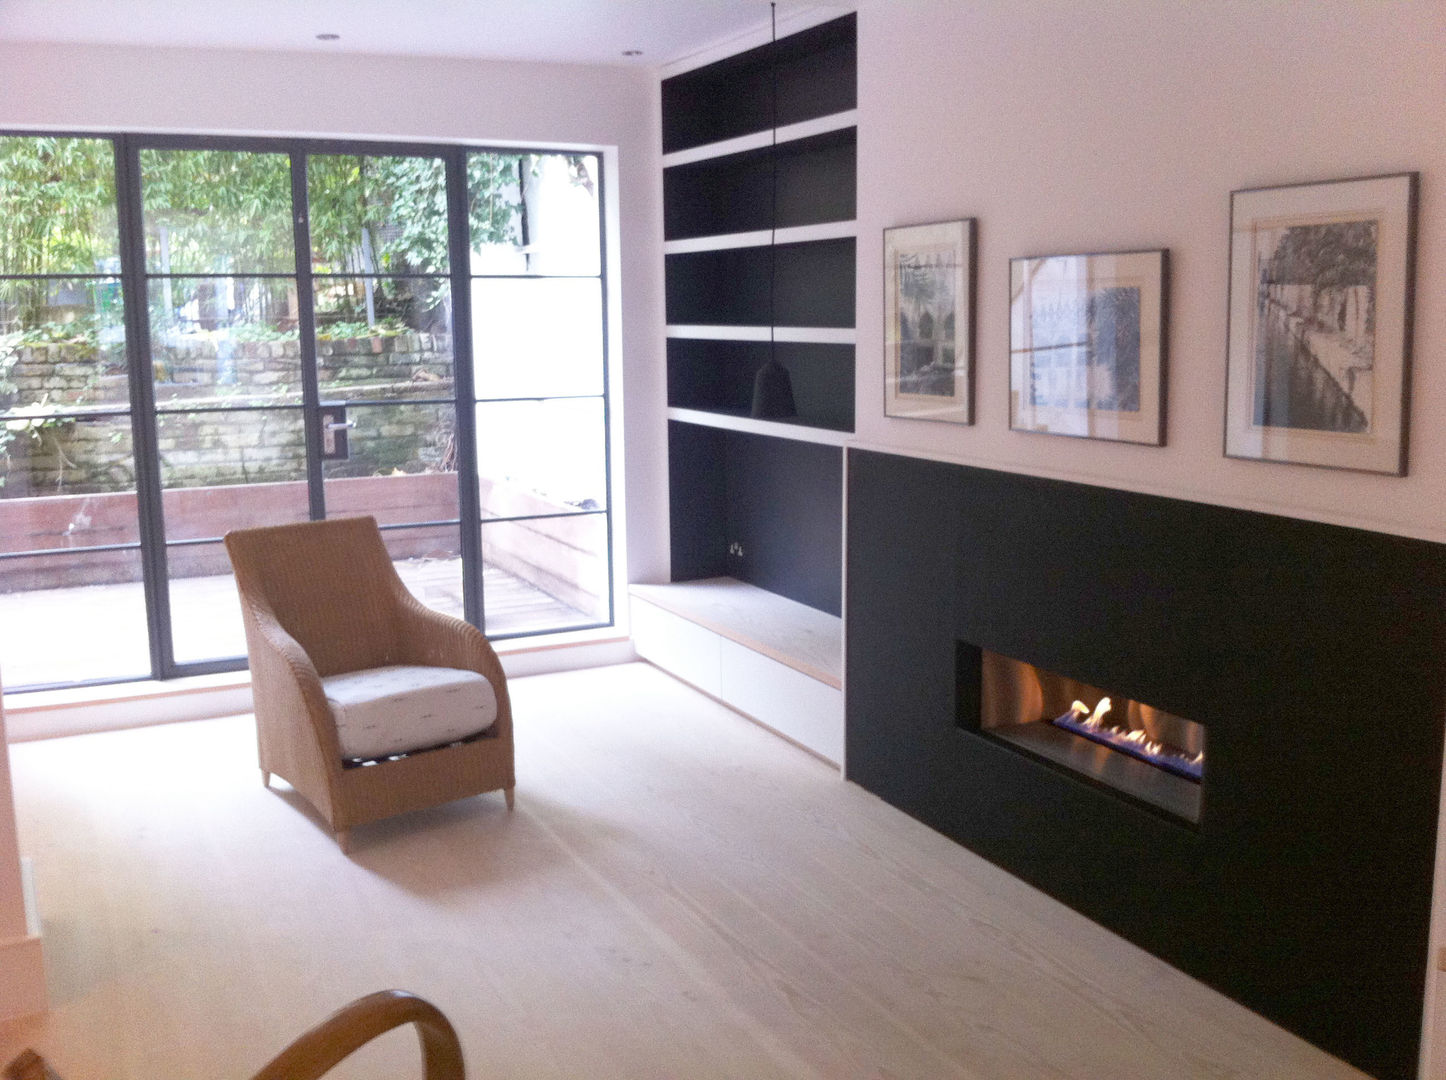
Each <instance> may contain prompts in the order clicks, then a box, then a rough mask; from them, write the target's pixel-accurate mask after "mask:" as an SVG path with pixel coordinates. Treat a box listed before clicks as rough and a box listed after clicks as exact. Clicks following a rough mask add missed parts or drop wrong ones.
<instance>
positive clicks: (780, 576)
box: [668, 420, 843, 615]
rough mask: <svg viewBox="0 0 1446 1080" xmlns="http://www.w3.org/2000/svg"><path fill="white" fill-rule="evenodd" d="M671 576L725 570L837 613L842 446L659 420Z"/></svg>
mask: <svg viewBox="0 0 1446 1080" xmlns="http://www.w3.org/2000/svg"><path fill="white" fill-rule="evenodd" d="M668 484H669V495H670V499H669V517H670V524H671V536H672V560H673V580H674V581H694V580H697V579H698V578H707V577H719V576H724V575H726V576H730V577H735V578H737V579H738V580H740V581H746V582H748V583H749V584H751V585H756V586H758V587H759V588H761V589H767V590H768V591H769V592H773V593H777V594H779V595H780V596H786V597H788V598H789V599H790V600H796V601H798V602H799V603H801V604H807V605H808V606H809V607H811V608H816V609H818V610H819V611H824V612H827V613H828V614H830V615H840V614H841V613H842V580H843V525H842V519H843V452H842V450H840V449H839V448H838V447H836V446H823V445H819V444H817V443H809V442H799V441H797V440H794V439H782V438H773V437H771V436H768V435H752V434H745V433H743V432H738V431H726V430H722V429H719V428H712V427H705V426H702V425H699V424H689V423H684V422H682V421H676V420H674V421H669V423H668Z"/></svg>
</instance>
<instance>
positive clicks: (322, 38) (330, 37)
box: [316, 34, 341, 41]
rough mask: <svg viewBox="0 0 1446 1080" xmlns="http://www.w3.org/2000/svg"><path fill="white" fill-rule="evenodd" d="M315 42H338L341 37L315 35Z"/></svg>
mask: <svg viewBox="0 0 1446 1080" xmlns="http://www.w3.org/2000/svg"><path fill="white" fill-rule="evenodd" d="M316 40H317V41H340V40H341V35H340V34H317V35H316Z"/></svg>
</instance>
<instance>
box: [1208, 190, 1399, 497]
mask: <svg viewBox="0 0 1446 1080" xmlns="http://www.w3.org/2000/svg"><path fill="white" fill-rule="evenodd" d="M1419 184H1420V180H1419V174H1418V173H1414V172H1406V173H1394V174H1390V175H1385V176H1369V177H1361V178H1357V179H1351V180H1331V181H1325V182H1323V183H1309V184H1289V185H1283V186H1279V187H1265V188H1247V189H1243V190H1240V191H1234V192H1231V194H1230V291H1229V305H1228V322H1227V324H1226V325H1227V334H1226V337H1227V355H1226V381H1225V388H1226V389H1225V456H1226V457H1231V458H1248V459H1253V460H1257V461H1280V462H1290V463H1292V464H1297V465H1317V466H1323V467H1326V468H1335V469H1351V470H1357V471H1362V472H1375V473H1386V474H1389V475H1394V476H1404V475H1405V474H1406V443H1407V429H1408V426H1409V419H1410V390H1411V323H1412V305H1413V293H1414V284H1415V282H1414V278H1415V247H1416V205H1417V200H1418V189H1419Z"/></svg>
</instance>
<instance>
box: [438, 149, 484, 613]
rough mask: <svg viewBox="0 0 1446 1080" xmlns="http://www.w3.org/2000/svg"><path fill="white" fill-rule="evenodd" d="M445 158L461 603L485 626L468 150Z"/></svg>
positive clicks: (458, 150) (466, 611)
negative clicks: (450, 280)
mask: <svg viewBox="0 0 1446 1080" xmlns="http://www.w3.org/2000/svg"><path fill="white" fill-rule="evenodd" d="M446 161H447V247H448V256H449V258H448V262H449V263H450V265H451V270H452V372H453V381H452V387H453V393H455V394H456V396H457V427H456V433H457V434H456V438H457V484H458V487H459V490H458V492H457V498H458V504H459V507H460V515H461V518H462V536H461V547H462V603H463V609H464V611H465V613H466V616H467V621H468V622H470V623H472V624H473V625H474V626H477V627H479V628H481V629H482V630H483V631H484V632H485V631H486V629H487V612H486V603H485V597H484V596H483V594H482V522H481V514H482V511H481V507H480V505H479V498H478V492H477V390H476V386H477V382H476V379H475V378H474V377H473V368H472V364H473V356H472V254H471V252H472V236H471V215H470V214H469V213H468V190H467V151H466V150H464V149H456V150H452V151H449V152H448V154H447V155H446Z"/></svg>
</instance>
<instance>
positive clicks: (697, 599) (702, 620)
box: [632, 578, 844, 765]
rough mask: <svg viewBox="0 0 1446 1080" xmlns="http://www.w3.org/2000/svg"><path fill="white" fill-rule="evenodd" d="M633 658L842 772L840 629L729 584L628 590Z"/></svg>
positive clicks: (828, 619) (788, 603)
mask: <svg viewBox="0 0 1446 1080" xmlns="http://www.w3.org/2000/svg"><path fill="white" fill-rule="evenodd" d="M632 594H633V595H632V619H633V644H634V646H635V647H636V648H637V650H638V654H639V655H640V656H642V657H643V658H644V659H646V660H650V661H651V662H653V663H654V664H656V665H657V666H658V667H660V668H662V669H663V670H664V671H666V672H668V673H669V674H671V675H675V676H677V677H678V678H680V679H682V680H683V681H684V682H686V683H690V684H691V685H693V686H696V687H697V688H698V689H699V690H702V691H703V692H704V693H706V694H709V695H710V696H712V697H715V698H717V699H718V700H719V701H721V702H723V703H724V704H726V705H729V706H731V707H733V708H735V709H737V710H738V711H739V712H741V713H743V714H744V715H745V716H748V717H751V718H752V719H754V720H756V721H758V722H759V723H760V724H762V725H763V726H765V727H767V728H770V729H771V730H773V731H775V732H777V733H778V734H780V735H782V736H784V737H785V738H787V739H789V740H790V741H792V742H795V743H797V744H798V745H799V746H802V747H804V748H805V749H807V750H810V751H812V752H813V753H814V754H817V755H818V756H819V757H821V758H824V759H826V760H827V761H829V762H831V763H833V764H835V765H841V764H842V763H843V752H844V708H843V689H842V677H841V676H842V664H843V643H842V632H843V630H842V622H841V620H839V619H838V618H836V617H835V616H832V615H827V614H824V613H823V612H820V611H816V610H814V609H813V608H809V607H805V606H804V605H803V604H798V603H795V602H794V601H792V600H787V599H785V598H783V597H780V596H777V595H775V594H773V593H769V592H765V591H764V590H762V589H758V588H755V587H753V586H751V585H746V584H744V583H742V582H739V581H734V580H733V579H731V578H710V579H707V580H705V581H697V582H682V583H678V584H673V585H635V586H633V589H632Z"/></svg>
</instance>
